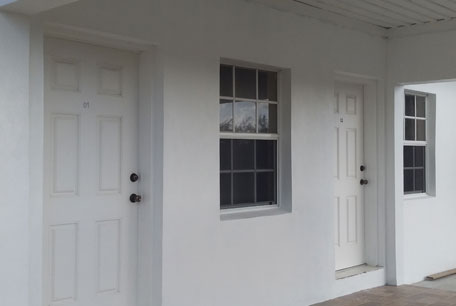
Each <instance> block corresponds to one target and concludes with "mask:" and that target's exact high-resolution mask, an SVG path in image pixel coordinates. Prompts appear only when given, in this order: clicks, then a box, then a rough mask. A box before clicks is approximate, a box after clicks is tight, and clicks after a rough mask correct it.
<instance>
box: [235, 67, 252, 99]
mask: <svg viewBox="0 0 456 306" xmlns="http://www.w3.org/2000/svg"><path fill="white" fill-rule="evenodd" d="M235 70H236V77H235V82H236V97H238V98H245V99H256V70H255V69H247V68H239V67H235Z"/></svg>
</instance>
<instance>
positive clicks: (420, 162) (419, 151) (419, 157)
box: [414, 147, 426, 167]
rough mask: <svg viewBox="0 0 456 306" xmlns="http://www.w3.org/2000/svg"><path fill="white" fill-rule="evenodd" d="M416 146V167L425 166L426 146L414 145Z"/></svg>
mask: <svg viewBox="0 0 456 306" xmlns="http://www.w3.org/2000/svg"><path fill="white" fill-rule="evenodd" d="M414 148H415V165H414V166H415V167H424V164H425V162H424V158H425V153H424V152H425V149H426V147H414Z"/></svg>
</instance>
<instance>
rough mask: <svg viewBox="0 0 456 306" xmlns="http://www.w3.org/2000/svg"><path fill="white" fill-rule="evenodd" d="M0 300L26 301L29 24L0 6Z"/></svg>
mask: <svg viewBox="0 0 456 306" xmlns="http://www.w3.org/2000/svg"><path fill="white" fill-rule="evenodd" d="M0 41H1V43H0V109H1V111H0V143H1V150H0V160H1V161H2V162H1V163H0V186H1V187H0V190H1V199H0V250H1V251H0V271H2V272H1V273H0V288H1V289H0V305H21V306H25V305H28V302H29V301H28V293H29V292H28V290H29V287H28V276H29V270H28V269H29V248H28V243H29V200H30V199H29V160H30V152H29V95H28V93H29V26H28V23H27V21H26V20H24V19H22V18H20V17H17V16H13V15H10V14H5V13H1V12H0Z"/></svg>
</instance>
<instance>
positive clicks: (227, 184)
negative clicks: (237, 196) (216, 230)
mask: <svg viewBox="0 0 456 306" xmlns="http://www.w3.org/2000/svg"><path fill="white" fill-rule="evenodd" d="M230 204H231V174H230V173H222V174H220V206H225V205H230Z"/></svg>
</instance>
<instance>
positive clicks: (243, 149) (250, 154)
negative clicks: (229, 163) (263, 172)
mask: <svg viewBox="0 0 456 306" xmlns="http://www.w3.org/2000/svg"><path fill="white" fill-rule="evenodd" d="M253 146H254V140H244V139H234V140H233V169H234V170H253V169H254V168H255V163H254V148H253Z"/></svg>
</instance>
